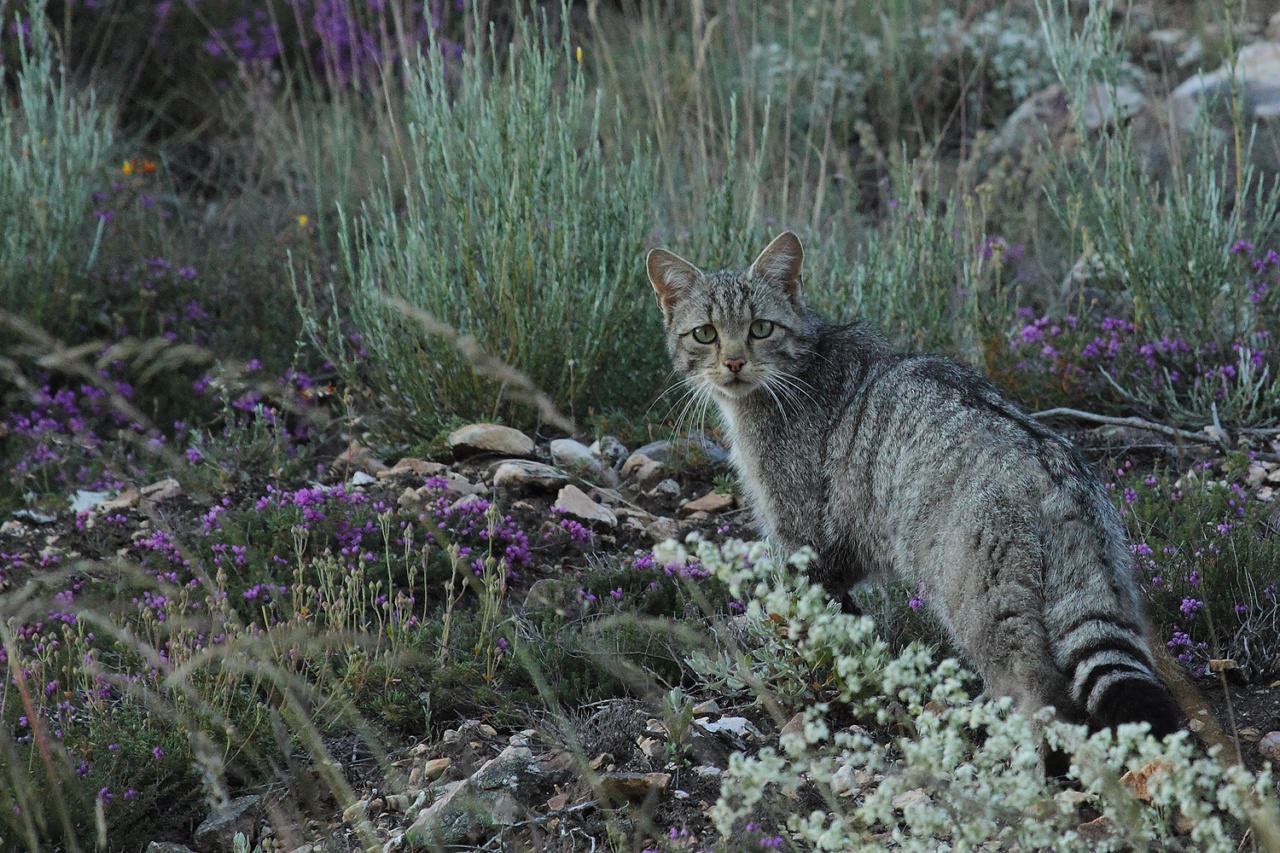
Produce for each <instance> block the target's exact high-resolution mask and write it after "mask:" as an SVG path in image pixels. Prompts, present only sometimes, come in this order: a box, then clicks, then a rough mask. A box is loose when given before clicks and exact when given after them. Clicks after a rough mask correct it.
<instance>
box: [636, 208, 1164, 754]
mask: <svg viewBox="0 0 1280 853" xmlns="http://www.w3.org/2000/svg"><path fill="white" fill-rule="evenodd" d="M803 258H804V251H803V249H802V247H801V245H800V241H799V239H798V238H797V237H796V236H795V235H794V234H792V233H790V232H787V233H784V234H782V235H780V236H779V237H777V238H776V239H775V240H774V241H773V242H772V243H770V244H769V246H768V247H767V248H766V249H765V250H764V251H763V252H761V253H760V255H759V257H757V258H756V259H755V261H754V262H753V263H752V264H751V266H750V267H748V268H747V269H745V270H726V271H720V272H706V273H704V272H702V271H701V270H699V269H698V268H697V267H695V266H694V265H693V264H691V263H689V262H688V261H686V260H684V259H683V258H680V257H679V256H677V255H674V254H672V253H671V252H668V251H665V250H663V249H655V250H653V251H652V252H650V253H649V256H648V259H647V267H648V274H649V281H650V283H651V284H652V285H653V289H654V291H655V293H656V294H657V298H658V304H659V306H660V307H661V309H662V313H663V318H664V321H665V329H666V338H667V347H668V350H669V351H670V354H671V358H672V361H673V364H674V366H675V368H676V371H677V372H678V373H679V374H681V375H682V376H683V377H684V378H685V381H686V382H687V383H689V384H690V385H691V386H692V389H693V390H694V392H695V393H701V394H704V395H708V394H709V395H710V396H711V397H712V398H714V400H715V402H716V403H717V404H718V407H719V409H720V412H721V414H722V415H723V419H724V422H725V425H726V427H727V430H728V435H729V437H730V443H731V445H732V457H733V461H734V464H735V466H736V468H737V470H738V473H739V476H740V479H741V480H742V482H743V484H744V487H745V490H746V493H747V495H748V498H749V501H750V504H751V506H752V509H753V511H754V515H755V518H756V521H757V523H758V525H759V527H760V530H761V532H762V533H763V534H765V535H766V536H768V537H770V538H771V539H772V540H774V541H775V542H777V543H779V544H780V545H781V546H783V547H784V548H786V549H788V550H796V549H799V548H800V547H801V546H809V547H810V548H812V549H813V551H814V552H815V553H816V554H817V556H818V559H817V562H816V565H815V566H811V568H810V571H811V572H812V573H813V574H814V576H815V578H816V579H817V580H819V581H820V582H821V583H822V584H823V585H824V586H825V587H826V588H827V590H828V591H829V592H830V593H831V594H832V595H833V596H834V597H836V598H838V599H839V600H840V601H841V602H842V605H843V606H845V607H849V606H850V605H851V603H852V600H851V598H850V597H849V593H848V590H849V587H850V586H852V585H853V584H855V583H858V582H860V581H862V580H864V579H874V578H885V577H896V578H898V579H899V580H901V581H904V582H905V583H906V584H907V585H909V586H910V587H912V588H914V589H919V590H920V591H921V594H922V596H923V598H924V599H925V601H926V603H927V606H928V607H929V608H930V609H931V611H932V612H933V614H934V615H935V616H936V617H937V618H938V620H939V621H940V622H941V623H942V625H943V626H944V627H945V628H946V630H947V631H948V632H949V634H950V636H951V637H952V638H953V639H954V641H955V643H956V645H957V646H958V647H959V648H960V649H961V651H962V652H963V653H964V654H965V655H966V656H967V657H968V659H969V661H970V662H971V664H972V665H973V666H974V667H975V668H976V669H977V670H978V672H979V673H980V674H981V675H982V676H983V678H984V679H985V680H986V682H987V686H988V689H989V690H992V691H993V692H996V693H999V694H1001V695H1010V696H1013V697H1014V699H1015V701H1016V702H1017V703H1018V705H1019V706H1020V707H1022V708H1023V709H1024V710H1028V711H1034V710H1036V709H1038V708H1041V707H1044V706H1047V705H1052V706H1054V708H1055V709H1056V710H1057V713H1058V715H1059V717H1061V718H1063V719H1067V720H1072V721H1087V722H1089V723H1090V724H1092V725H1094V726H1115V725H1117V724H1119V723H1123V722H1137V721H1144V720H1145V721H1147V722H1148V723H1150V724H1151V728H1152V731H1153V732H1154V733H1155V734H1156V735H1157V736H1160V735H1164V734H1167V733H1169V732H1171V731H1173V730H1175V729H1176V728H1177V726H1178V721H1179V717H1180V714H1179V710H1178V706H1177V704H1176V703H1175V702H1174V700H1173V698H1172V696H1171V695H1170V694H1169V691H1168V690H1167V689H1166V687H1165V686H1164V684H1163V683H1162V682H1161V681H1160V679H1159V677H1158V676H1157V675H1156V670H1155V662H1154V659H1153V656H1152V653H1151V647H1150V645H1149V642H1148V639H1147V626H1146V622H1145V619H1144V616H1143V613H1142V605H1141V602H1140V599H1139V592H1138V589H1137V584H1136V579H1135V577H1134V572H1133V567H1132V562H1131V556H1130V551H1129V547H1128V543H1127V541H1126V538H1125V533H1124V528H1123V525H1122V522H1121V518H1120V515H1119V513H1118V511H1117V510H1116V508H1115V507H1114V505H1113V504H1112V503H1111V501H1110V500H1109V499H1108V497H1107V494H1106V491H1105V489H1104V488H1103V485H1102V483H1101V482H1100V481H1099V479H1098V478H1097V476H1096V475H1095V474H1094V473H1092V471H1091V470H1090V468H1089V466H1088V464H1087V463H1086V462H1085V461H1084V459H1083V458H1082V457H1081V455H1080V454H1079V452H1078V451H1077V450H1076V449H1075V448H1074V447H1073V446H1072V445H1071V444H1070V443H1069V442H1068V441H1067V440H1065V439H1063V438H1061V437H1060V436H1058V435H1056V434H1055V433H1053V432H1051V431H1050V430H1048V429H1046V428H1044V427H1043V426H1041V425H1040V424H1038V423H1037V422H1036V421H1034V420H1032V419H1031V418H1029V417H1027V416H1026V415H1025V414H1024V413H1023V412H1022V411H1020V410H1019V409H1018V408H1017V407H1016V406H1015V405H1013V404H1012V403H1010V402H1009V401H1008V400H1006V399H1004V398H1003V397H1002V396H1001V395H1000V393H999V392H998V391H997V390H996V389H995V387H994V386H993V385H991V383H990V382H988V381H987V380H986V379H985V378H984V377H983V376H981V375H980V374H978V373H977V372H976V371H974V370H972V369H970V368H968V367H965V366H963V365H961V364H959V363H957V362H954V361H950V360H948V359H945V358H939V357H935V356H929V355H913V354H905V353H898V352H894V351H893V350H892V349H891V348H890V346H889V345H888V343H887V342H886V340H885V339H884V338H883V337H881V336H880V335H879V334H878V333H877V332H876V331H874V330H873V329H871V328H870V327H868V326H867V325H864V324H862V323H852V324H848V325H835V324H831V323H828V322H826V321H824V320H823V319H822V318H821V317H819V316H818V315H817V314H815V313H814V312H813V311H811V310H809V309H808V308H806V307H805V305H804V302H803V300H802V298H801V264H802V261H803Z"/></svg>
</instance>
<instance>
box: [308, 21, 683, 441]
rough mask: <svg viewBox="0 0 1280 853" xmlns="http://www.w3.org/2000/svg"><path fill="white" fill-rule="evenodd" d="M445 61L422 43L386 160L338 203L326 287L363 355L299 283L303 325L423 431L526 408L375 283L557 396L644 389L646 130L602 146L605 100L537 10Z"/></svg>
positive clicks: (647, 368) (640, 396)
mask: <svg viewBox="0 0 1280 853" xmlns="http://www.w3.org/2000/svg"><path fill="white" fill-rule="evenodd" d="M459 73H460V75H461V79H460V80H459V81H458V83H457V85H456V86H451V85H450V81H449V80H448V78H447V75H446V66H445V63H444V61H443V59H442V58H441V57H440V56H439V55H438V53H436V52H433V53H432V54H431V55H430V57H429V58H427V59H425V60H423V61H422V62H420V63H418V64H416V65H414V66H412V67H410V68H409V69H407V72H406V74H407V83H406V91H405V94H404V98H403V103H402V104H401V105H400V106H399V107H398V109H399V110H401V112H402V116H401V122H402V126H403V128H404V140H405V141H404V147H403V148H402V149H401V150H400V151H399V152H397V155H396V157H397V158H401V159H399V161H398V162H397V164H396V165H395V166H394V167H393V166H391V165H388V166H387V177H386V182H385V184H384V186H382V187H381V188H379V189H378V190H377V191H375V192H374V193H373V194H372V197H371V198H370V199H369V201H368V202H367V203H366V204H365V205H364V206H363V207H362V209H361V211H360V212H359V213H358V214H355V213H352V212H344V217H343V220H342V224H341V227H342V236H341V242H340V250H339V254H340V258H341V262H340V268H339V272H338V281H337V282H336V283H335V284H334V285H333V287H332V289H331V291H330V292H331V293H332V294H333V299H334V302H335V303H336V304H341V305H343V306H345V307H347V308H349V315H347V316H348V317H349V322H350V324H351V329H348V330H347V331H349V332H350V331H353V332H354V333H355V334H358V335H359V341H360V346H361V347H362V348H363V350H364V351H365V352H366V353H367V356H368V357H367V358H364V359H360V358H358V357H356V356H357V354H356V353H353V350H352V348H351V347H350V346H347V347H345V348H344V347H342V339H341V334H342V331H343V328H342V322H341V321H333V320H331V318H330V316H328V315H326V314H325V311H324V310H323V309H320V308H319V307H318V306H317V304H316V303H315V302H314V301H312V300H309V299H306V298H304V299H303V305H304V311H305V312H306V313H307V315H308V323H309V327H310V329H311V330H312V333H313V335H314V336H315V337H316V339H317V340H318V341H320V342H321V344H322V346H324V347H325V348H326V350H327V352H329V353H330V354H331V358H333V359H334V361H336V362H340V363H341V364H342V365H343V366H344V367H345V368H346V370H347V373H348V376H352V377H354V376H357V375H360V376H363V377H365V378H367V379H368V381H369V382H370V383H371V384H372V385H373V386H374V387H375V388H376V389H377V390H379V391H381V392H382V393H383V394H385V395H386V396H387V397H388V398H389V399H391V400H393V401H394V402H395V403H397V404H400V405H401V406H403V408H404V410H406V411H407V413H408V414H409V415H410V420H409V421H407V422H406V423H407V424H408V428H409V429H411V430H413V431H416V432H418V434H419V435H420V436H424V437H429V435H430V434H431V432H432V431H433V429H434V427H435V426H436V425H437V424H438V423H439V422H440V420H441V419H442V418H444V417H445V416H446V415H447V414H448V413H454V414H461V415H464V416H470V417H494V416H496V415H503V416H506V417H508V418H512V419H516V420H521V419H523V420H525V421H527V415H525V413H524V412H521V411H519V410H514V409H512V408H511V407H510V406H509V405H507V404H504V403H503V402H502V401H501V399H500V395H499V394H498V393H497V392H499V391H500V389H499V388H498V387H497V386H495V384H494V383H493V382H492V381H490V380H487V379H484V378H481V377H479V376H478V375H476V374H475V373H473V371H472V369H471V366H470V365H469V364H468V363H467V362H466V361H465V360H464V359H463V358H462V357H461V356H460V355H459V354H458V353H457V352H455V351H454V350H453V348H452V347H451V346H450V345H449V344H447V343H444V342H441V341H439V340H436V339H433V338H431V337H429V336H427V335H426V334H424V332H423V331H422V330H421V329H420V328H419V327H418V326H417V324H416V323H415V321H414V320H413V319H412V318H411V317H406V316H405V315H404V314H402V313H401V312H400V311H399V310H398V309H397V308H395V307H393V306H392V305H389V304H388V303H387V301H386V300H387V299H388V298H396V299H402V300H404V301H405V302H407V303H408V304H409V305H410V306H412V307H413V308H415V309H419V310H422V311H425V312H427V313H428V314H430V315H432V316H433V317H435V318H437V319H439V320H442V321H444V322H446V323H448V324H449V325H451V326H453V327H455V328H456V329H458V330H460V331H461V332H463V333H465V334H468V335H471V336H473V337H474V338H476V339H477V340H478V341H479V343H480V344H481V345H482V346H483V347H484V348H485V349H487V350H488V351H489V352H491V353H492V354H494V355H497V356H498V357H499V358H501V359H502V360H503V361H505V362H506V363H507V364H509V365H512V366H513V367H515V368H516V369H518V370H520V371H522V372H523V373H524V374H525V375H527V376H528V377H530V378H531V379H532V380H533V381H534V383H536V384H537V385H538V386H540V387H542V388H544V389H546V390H547V391H548V392H550V393H552V394H553V396H554V397H555V398H556V401H557V402H558V403H560V404H561V405H562V406H563V407H567V408H568V409H570V410H571V411H582V410H583V409H584V408H585V407H588V406H592V405H598V404H605V403H607V404H610V405H619V404H622V403H626V402H630V403H633V404H634V403H641V402H647V398H648V397H649V395H650V393H651V392H652V391H653V389H654V387H655V381H656V378H657V376H658V373H659V368H658V366H659V365H660V364H661V362H662V358H663V356H662V352H661V346H660V345H659V341H660V340H661V338H660V335H659V333H658V313H657V311H656V310H654V308H653V305H652V298H651V296H650V294H649V293H648V288H647V286H646V285H645V283H644V280H643V274H642V270H641V259H642V256H643V251H644V248H645V237H646V235H647V234H648V232H649V230H650V227H651V226H650V223H651V217H652V208H651V207H650V204H649V199H650V198H651V197H652V187H653V183H654V174H655V164H654V159H653V157H652V155H651V154H650V153H649V151H648V150H647V148H646V147H645V146H644V144H643V143H636V144H635V146H634V147H633V148H632V150H629V151H625V152H615V153H614V155H613V156H610V155H609V154H607V153H606V151H605V150H604V148H603V147H602V146H601V144H600V142H599V141H598V138H599V136H600V134H601V133H602V125H606V124H614V125H615V126H616V123H617V117H616V115H615V116H614V117H613V119H612V120H610V119H608V118H606V115H607V112H608V110H607V107H606V104H605V101H604V99H603V97H601V96H598V95H597V96H596V97H594V98H593V97H591V96H589V94H588V92H587V88H586V84H585V80H584V78H583V76H582V73H581V71H580V69H579V68H577V67H576V63H575V62H574V56H573V51H572V49H571V47H570V43H569V42H568V40H567V37H566V39H565V40H563V41H562V42H561V43H560V44H559V45H558V46H557V45H554V44H553V43H552V41H551V38H550V36H549V35H548V29H547V27H546V26H545V25H542V26H538V25H534V24H531V23H528V22H526V23H524V24H522V25H521V26H520V28H519V33H518V38H517V42H516V43H513V44H512V46H511V47H510V49H509V52H508V54H507V56H506V57H505V61H504V58H503V57H501V56H500V55H499V53H498V51H497V49H496V46H495V45H494V40H493V39H491V40H490V46H489V49H488V51H487V52H486V51H478V52H477V53H476V54H474V55H473V56H470V57H468V59H467V61H466V62H465V63H464V65H463V66H462V68H461V69H460V72H459ZM401 173H403V175H404V177H405V179H406V182H405V184H404V185H403V186H401V185H400V184H399V183H398V178H397V177H393V176H398V175H400V174H401ZM308 282H309V285H310V287H311V288H312V289H317V288H318V287H319V286H320V285H321V282H322V278H321V277H320V276H319V275H318V274H317V273H315V272H314V271H312V272H311V273H309V274H308ZM495 398H499V399H497V401H496V402H495Z"/></svg>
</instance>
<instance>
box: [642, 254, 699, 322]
mask: <svg viewBox="0 0 1280 853" xmlns="http://www.w3.org/2000/svg"><path fill="white" fill-rule="evenodd" d="M645 267H646V268H647V269H648V270H649V284H651V285H653V292H654V293H655V294H657V297H658V305H659V306H661V307H662V311H663V313H664V314H667V313H670V311H671V309H672V308H674V307H675V304H676V303H677V302H679V301H680V300H681V299H682V298H683V297H684V295H685V294H686V293H688V292H689V291H690V290H692V289H693V286H694V285H696V284H697V283H698V282H699V281H701V280H702V272H701V271H700V270H699V269H698V268H697V267H695V266H694V265H693V264H691V263H689V262H688V261H686V260H685V259H684V258H682V257H680V256H679V255H676V254H673V253H671V252H668V251H667V250H666V249H654V250H652V251H651V252H649V257H648V258H646V259H645Z"/></svg>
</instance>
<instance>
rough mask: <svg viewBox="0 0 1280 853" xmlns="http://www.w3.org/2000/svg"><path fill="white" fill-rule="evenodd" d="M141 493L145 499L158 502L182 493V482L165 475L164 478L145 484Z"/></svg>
mask: <svg viewBox="0 0 1280 853" xmlns="http://www.w3.org/2000/svg"><path fill="white" fill-rule="evenodd" d="M139 494H140V495H141V496H142V499H143V500H144V501H147V502H148V503H157V504H158V503H161V502H162V501H167V500H172V499H173V498H176V497H178V496H179V495H181V494H182V484H181V483H179V482H178V481H177V480H175V479H173V478H172V477H165V478H164V479H163V480H157V481H156V482H154V483H151V484H149V485H146V486H143V487H142V489H141V490H140V492H139Z"/></svg>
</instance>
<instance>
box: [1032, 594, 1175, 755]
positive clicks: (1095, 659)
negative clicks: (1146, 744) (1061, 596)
mask: <svg viewBox="0 0 1280 853" xmlns="http://www.w3.org/2000/svg"><path fill="white" fill-rule="evenodd" d="M1054 645H1055V652H1056V654H1055V657H1056V658H1057V659H1058V660H1059V661H1061V662H1062V664H1061V666H1062V670H1063V672H1064V673H1066V675H1067V678H1068V680H1069V682H1070V684H1071V699H1072V701H1073V702H1074V704H1075V706H1076V707H1077V708H1079V709H1080V710H1081V711H1083V712H1084V716H1085V717H1086V718H1087V719H1088V721H1089V722H1090V724H1092V725H1094V726H1096V727H1098V728H1114V727H1116V726H1118V725H1120V724H1121V723H1138V722H1146V723H1149V724H1150V725H1151V733H1152V734H1153V735H1155V736H1156V737H1163V736H1164V735H1167V734H1170V733H1172V732H1174V731H1177V729H1178V726H1179V723H1180V721H1181V718H1182V712H1181V709H1180V708H1179V707H1178V703H1177V702H1176V701H1175V700H1174V698H1173V694H1171V693H1170V692H1169V689H1168V688H1167V687H1165V685H1164V682H1162V681H1161V680H1160V676H1159V675H1157V674H1156V667H1155V661H1154V660H1153V659H1152V655H1151V652H1150V650H1149V646H1148V644H1147V641H1146V638H1145V637H1144V636H1143V634H1142V632H1140V631H1139V630H1138V628H1137V626H1134V625H1132V624H1129V623H1127V622H1126V621H1124V620H1121V619H1118V618H1117V617H1116V615H1115V614H1110V613H1096V612H1094V613H1086V614H1084V615H1082V616H1081V617H1079V618H1077V619H1076V620H1073V622H1072V624H1071V625H1070V626H1068V627H1067V629H1066V630H1065V631H1063V632H1062V633H1061V634H1060V635H1059V636H1058V639H1057V642H1056V643H1055V644H1054Z"/></svg>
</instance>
